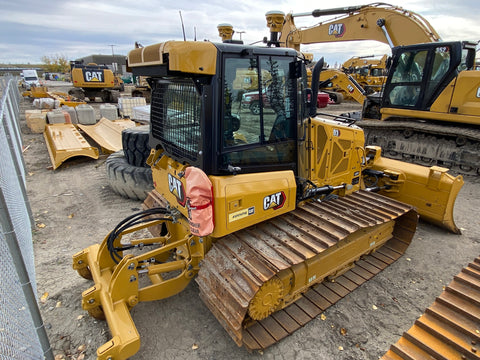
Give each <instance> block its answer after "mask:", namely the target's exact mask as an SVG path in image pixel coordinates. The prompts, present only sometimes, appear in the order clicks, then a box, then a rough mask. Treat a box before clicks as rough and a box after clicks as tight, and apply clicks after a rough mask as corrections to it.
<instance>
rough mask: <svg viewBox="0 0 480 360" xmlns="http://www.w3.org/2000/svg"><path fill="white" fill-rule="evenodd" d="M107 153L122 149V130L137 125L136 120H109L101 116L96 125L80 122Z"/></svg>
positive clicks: (85, 130)
mask: <svg viewBox="0 0 480 360" xmlns="http://www.w3.org/2000/svg"><path fill="white" fill-rule="evenodd" d="M78 127H79V128H80V129H82V130H83V131H84V132H85V133H86V134H87V135H88V136H90V137H91V138H92V139H93V140H94V141H95V142H96V143H97V144H98V145H100V146H101V148H102V149H103V150H104V151H105V152H107V153H113V152H116V151H119V150H122V130H124V129H127V128H131V127H135V122H134V121H132V120H129V119H121V120H113V121H112V120H108V119H106V118H101V119H100V121H99V122H98V123H96V124H95V125H82V124H78Z"/></svg>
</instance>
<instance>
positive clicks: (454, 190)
mask: <svg viewBox="0 0 480 360" xmlns="http://www.w3.org/2000/svg"><path fill="white" fill-rule="evenodd" d="M372 155H373V160H370V161H369V162H368V163H367V169H365V170H364V175H365V174H367V175H368V174H369V172H370V176H367V177H366V178H365V185H366V187H367V188H368V187H377V188H379V189H381V190H380V194H382V195H385V196H388V197H390V198H394V199H396V200H398V201H401V202H404V203H407V204H410V205H412V206H415V207H416V208H417V211H418V213H419V214H420V218H422V219H423V220H425V221H428V222H431V223H433V224H435V225H437V226H440V227H442V228H445V229H447V230H449V231H451V232H453V233H455V234H460V229H459V228H458V227H457V226H456V225H455V221H454V218H453V208H454V205H455V199H456V198H457V195H458V192H459V191H460V189H461V188H462V186H463V177H462V176H461V175H458V176H452V175H450V174H448V169H447V168H443V167H439V166H432V167H426V166H421V165H415V164H410V163H406V162H403V161H398V160H393V159H387V158H384V157H381V150H380V148H379V147H375V146H369V147H367V157H372ZM381 174H382V175H381Z"/></svg>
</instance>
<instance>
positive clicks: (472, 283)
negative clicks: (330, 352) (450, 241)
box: [382, 257, 480, 360]
mask: <svg viewBox="0 0 480 360" xmlns="http://www.w3.org/2000/svg"><path fill="white" fill-rule="evenodd" d="M478 344H480V257H477V258H476V259H475V260H474V261H473V262H471V263H470V264H468V266H467V267H465V268H464V269H462V271H461V272H460V273H459V274H458V275H457V276H455V277H454V279H453V280H452V282H451V283H450V284H449V285H448V286H447V287H446V288H445V290H444V291H443V292H442V294H441V295H440V296H439V297H438V298H437V299H436V300H435V301H434V303H433V304H432V305H431V306H430V307H429V308H427V309H426V311H425V313H424V314H423V315H422V316H421V317H420V318H419V319H417V320H416V321H415V324H414V325H413V326H412V327H411V328H410V329H409V330H408V331H407V332H405V333H404V334H403V336H402V337H401V338H400V339H399V340H398V341H397V343H395V344H394V345H392V346H391V347H390V350H388V352H387V353H386V354H385V355H384V356H383V357H382V360H402V359H405V360H406V359H450V360H463V359H477V360H478V359H480V348H479V346H478Z"/></svg>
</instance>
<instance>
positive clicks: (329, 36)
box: [267, 3, 440, 51]
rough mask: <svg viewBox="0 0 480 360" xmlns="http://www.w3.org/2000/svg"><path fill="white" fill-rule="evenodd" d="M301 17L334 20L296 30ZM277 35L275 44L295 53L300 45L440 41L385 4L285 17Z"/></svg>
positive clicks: (420, 22) (415, 17) (420, 21)
mask: <svg viewBox="0 0 480 360" xmlns="http://www.w3.org/2000/svg"><path fill="white" fill-rule="evenodd" d="M275 15H277V17H274V16H272V12H270V13H267V22H268V25H267V26H268V27H270V29H271V31H272V32H273V31H274V27H272V24H271V22H272V19H273V21H275V19H276V21H277V23H278V22H279V16H280V13H276V14H275ZM302 16H313V17H324V16H335V17H333V18H330V19H328V20H325V21H322V22H320V23H318V24H317V25H314V26H311V27H306V28H298V27H297V26H296V25H295V21H294V19H295V18H296V17H302ZM277 28H278V26H277ZM280 33H281V35H280V36H279V37H278V34H276V35H275V37H274V38H278V44H279V45H280V46H281V47H289V48H294V49H296V50H298V51H300V45H301V44H315V43H321V42H337V41H356V40H376V41H379V42H382V43H385V44H388V45H390V47H394V46H398V45H409V44H417V43H425V42H436V41H440V36H439V35H438V33H437V32H436V31H435V29H434V28H433V27H432V26H431V25H430V23H429V22H428V21H427V20H426V19H425V18H423V17H422V16H421V15H419V14H416V13H414V12H412V11H409V10H406V9H403V8H401V7H398V6H393V5H389V4H384V3H374V4H370V5H359V6H350V7H342V8H334V9H325V10H314V11H312V12H309V13H298V14H293V13H289V14H287V15H286V16H285V17H284V22H283V26H282V27H281V30H280Z"/></svg>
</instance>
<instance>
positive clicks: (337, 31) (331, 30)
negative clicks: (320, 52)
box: [328, 23, 345, 38]
mask: <svg viewBox="0 0 480 360" xmlns="http://www.w3.org/2000/svg"><path fill="white" fill-rule="evenodd" d="M343 34H345V24H342V23H339V24H331V25H330V26H329V27H328V35H333V36H335V37H336V38H339V37H342V36H343Z"/></svg>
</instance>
